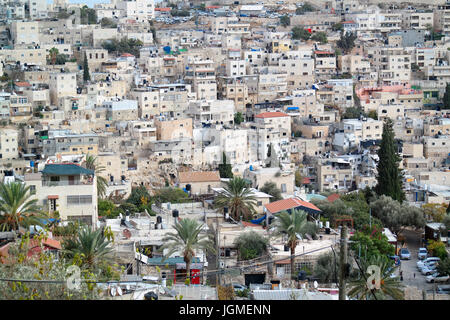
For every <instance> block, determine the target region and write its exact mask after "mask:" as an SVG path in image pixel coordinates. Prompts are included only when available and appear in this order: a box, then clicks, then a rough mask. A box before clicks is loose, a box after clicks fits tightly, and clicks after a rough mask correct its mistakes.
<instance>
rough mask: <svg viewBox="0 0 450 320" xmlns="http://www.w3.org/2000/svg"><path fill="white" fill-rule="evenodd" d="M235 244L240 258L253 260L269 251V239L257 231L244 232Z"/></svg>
mask: <svg viewBox="0 0 450 320" xmlns="http://www.w3.org/2000/svg"><path fill="white" fill-rule="evenodd" d="M235 245H236V247H237V249H238V253H239V260H252V259H256V258H259V257H261V256H262V255H263V254H265V253H266V252H267V246H268V245H269V240H268V239H267V238H265V237H264V236H262V235H261V234H259V233H257V232H255V231H250V232H243V233H241V234H240V235H239V237H237V238H236V240H235Z"/></svg>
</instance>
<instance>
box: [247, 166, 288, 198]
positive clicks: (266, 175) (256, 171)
mask: <svg viewBox="0 0 450 320" xmlns="http://www.w3.org/2000/svg"><path fill="white" fill-rule="evenodd" d="M243 178H244V179H248V180H250V181H251V182H252V187H253V188H255V189H259V188H261V187H262V186H263V185H264V184H265V183H266V182H274V183H275V184H276V186H277V188H278V189H280V190H281V193H284V194H292V193H293V192H294V186H295V183H294V180H295V178H294V172H293V171H292V170H281V169H280V168H263V167H258V166H252V168H251V169H250V168H247V169H245V171H244V174H243Z"/></svg>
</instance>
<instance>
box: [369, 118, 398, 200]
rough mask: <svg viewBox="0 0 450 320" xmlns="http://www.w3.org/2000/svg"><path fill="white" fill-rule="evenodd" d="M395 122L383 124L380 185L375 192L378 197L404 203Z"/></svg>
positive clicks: (379, 163) (379, 153)
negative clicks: (394, 128)
mask: <svg viewBox="0 0 450 320" xmlns="http://www.w3.org/2000/svg"><path fill="white" fill-rule="evenodd" d="M394 137H395V134H394V130H393V122H392V120H391V119H389V118H388V119H387V120H386V121H385V122H384V124H383V136H382V140H381V145H380V149H379V150H378V157H379V158H380V160H379V162H378V166H377V169H378V176H377V181H378V184H377V185H376V187H375V191H376V193H377V194H378V195H382V194H384V195H386V196H389V197H391V198H392V199H394V200H397V201H400V202H402V201H403V200H404V199H405V193H404V192H403V183H402V179H403V176H402V173H401V171H400V170H399V168H398V164H399V162H400V157H399V155H398V153H397V146H396V143H395V141H394Z"/></svg>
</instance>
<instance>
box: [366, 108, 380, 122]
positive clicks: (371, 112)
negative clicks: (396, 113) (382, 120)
mask: <svg viewBox="0 0 450 320" xmlns="http://www.w3.org/2000/svg"><path fill="white" fill-rule="evenodd" d="M367 116H368V117H369V118H372V119H374V120H378V114H377V112H376V110H370V111H369V113H368V114H367Z"/></svg>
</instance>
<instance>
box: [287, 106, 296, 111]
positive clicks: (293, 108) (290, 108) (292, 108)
mask: <svg viewBox="0 0 450 320" xmlns="http://www.w3.org/2000/svg"><path fill="white" fill-rule="evenodd" d="M286 110H298V107H287V109H286Z"/></svg>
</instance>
